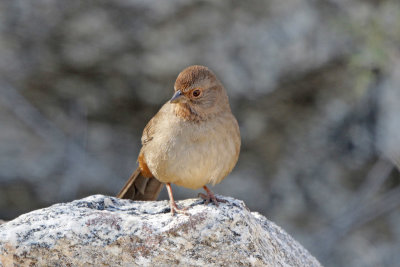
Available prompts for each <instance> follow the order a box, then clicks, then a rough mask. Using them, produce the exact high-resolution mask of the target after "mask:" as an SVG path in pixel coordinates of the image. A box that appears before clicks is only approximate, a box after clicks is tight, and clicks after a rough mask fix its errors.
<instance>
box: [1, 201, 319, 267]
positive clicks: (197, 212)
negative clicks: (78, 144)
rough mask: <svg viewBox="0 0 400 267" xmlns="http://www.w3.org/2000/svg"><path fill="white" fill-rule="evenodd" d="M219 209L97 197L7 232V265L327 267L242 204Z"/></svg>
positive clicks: (27, 219)
mask: <svg viewBox="0 0 400 267" xmlns="http://www.w3.org/2000/svg"><path fill="white" fill-rule="evenodd" d="M224 199H225V200H227V203H222V204H221V205H220V206H219V207H215V206H214V205H204V204H202V201H200V200H198V199H188V200H184V201H180V202H179V203H178V205H179V206H180V207H187V208H188V213H189V214H190V215H189V216H187V215H182V214H179V215H175V216H173V217H172V216H171V214H170V213H169V205H168V202H167V201H158V202H132V201H129V200H121V199H117V198H114V197H107V196H103V195H94V196H90V197H87V198H84V199H80V200H76V201H73V202H70V203H61V204H56V205H53V206H51V207H49V208H44V209H40V210H36V211H33V212H30V213H27V214H24V215H21V216H20V217H18V218H16V219H15V220H13V221H10V222H7V223H5V224H2V225H1V226H0V266H1V265H2V266H12V265H13V264H15V265H17V266H18V265H23V266H28V265H29V266H56V265H57V266H60V265H62V266H103V265H107V266H160V265H162V266H167V265H183V266H213V265H215V266H233V265H240V266H321V265H320V263H319V262H318V261H317V260H316V259H315V258H314V257H313V256H312V255H310V254H309V252H308V251H307V250H306V249H304V248H303V247H302V246H301V245H300V244H299V243H298V242H297V241H295V240H294V239H293V238H292V237H291V236H289V235H288V234H287V233H286V232H284V231H283V230H282V229H281V228H280V227H279V226H277V225H275V224H274V223H272V222H270V221H268V220H267V219H266V218H265V217H263V216H262V215H260V214H259V213H256V212H251V211H250V210H249V209H247V207H246V206H245V204H244V203H243V202H242V201H239V200H236V199H233V198H229V197H224Z"/></svg>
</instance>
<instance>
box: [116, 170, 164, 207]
mask: <svg viewBox="0 0 400 267" xmlns="http://www.w3.org/2000/svg"><path fill="white" fill-rule="evenodd" d="M163 185H164V184H163V183H161V182H160V181H158V180H157V179H156V178H154V177H150V178H146V177H144V176H143V175H142V173H141V171H140V168H139V167H138V168H137V169H136V171H134V172H133V173H132V175H131V177H130V178H129V179H128V181H127V182H126V184H125V185H124V187H122V189H121V191H120V192H119V193H118V195H117V197H118V198H124V199H132V200H156V199H157V197H158V195H159V194H160V191H161V189H162V187H163Z"/></svg>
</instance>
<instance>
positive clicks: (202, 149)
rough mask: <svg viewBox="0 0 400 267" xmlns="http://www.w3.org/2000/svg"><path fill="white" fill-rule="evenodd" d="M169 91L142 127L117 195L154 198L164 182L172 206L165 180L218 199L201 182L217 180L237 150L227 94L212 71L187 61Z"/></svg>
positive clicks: (236, 133) (230, 165) (233, 162)
mask: <svg viewBox="0 0 400 267" xmlns="http://www.w3.org/2000/svg"><path fill="white" fill-rule="evenodd" d="M174 89H175V93H174V95H173V96H172V98H171V100H170V101H168V102H167V103H165V104H164V105H163V106H162V108H161V109H160V110H159V111H158V113H157V114H156V115H155V116H154V117H153V118H152V119H151V120H150V121H149V123H148V124H147V125H146V127H145V128H144V130H143V135H142V149H141V150H140V153H139V157H138V162H139V167H138V168H137V169H136V171H135V172H133V174H132V175H131V177H130V178H129V180H128V181H127V183H126V184H125V186H124V187H123V188H122V189H121V191H120V192H119V193H118V195H117V197H119V198H125V199H132V200H155V199H157V197H158V194H159V193H160V191H161V188H162V186H163V184H164V183H165V184H166V185H167V190H168V195H169V198H170V207H171V213H172V214H174V213H175V212H181V213H184V211H183V210H180V209H178V207H177V205H176V203H175V201H174V197H173V195H172V190H171V183H172V184H176V185H178V186H183V187H186V188H191V189H198V188H200V187H203V188H204V189H205V191H206V193H207V195H204V194H199V195H200V196H201V197H202V198H204V199H205V200H206V203H209V202H210V201H212V202H214V203H215V204H216V205H218V201H220V202H221V200H220V199H217V198H216V197H215V196H214V194H213V193H212V192H211V190H209V189H208V187H207V186H206V184H213V185H215V184H218V183H219V182H221V181H222V179H224V178H225V177H226V176H227V175H228V174H229V173H230V172H231V171H232V169H233V167H234V166H235V165H236V162H237V160H238V157H239V151H240V132H239V126H238V123H237V121H236V119H235V117H234V116H233V114H232V112H231V108H230V106H229V99H228V95H227V94H226V91H225V88H224V86H223V85H222V84H221V82H220V81H219V80H218V79H217V77H216V76H215V74H214V73H213V72H212V71H211V70H209V69H208V68H207V67H204V66H197V65H196V66H190V67H188V68H186V69H184V70H183V71H182V72H181V73H180V74H179V75H178V78H177V79H176V82H175V86H174Z"/></svg>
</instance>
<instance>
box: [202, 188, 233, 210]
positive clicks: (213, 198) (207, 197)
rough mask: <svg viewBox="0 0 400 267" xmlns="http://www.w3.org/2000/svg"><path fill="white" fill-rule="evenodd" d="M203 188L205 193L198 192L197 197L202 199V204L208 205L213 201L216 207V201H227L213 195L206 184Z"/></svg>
mask: <svg viewBox="0 0 400 267" xmlns="http://www.w3.org/2000/svg"><path fill="white" fill-rule="evenodd" d="M203 188H204V190H206V193H207V195H206V194H203V193H199V194H198V197H200V198H202V199H204V204H206V205H208V204H209V203H210V202H213V203H214V204H215V206H217V207H218V202H221V203H226V202H227V201H226V200H225V199H221V198H217V197H216V196H215V195H214V193H213V192H212V191H211V190H210V189H208V187H207V186H204V187H203Z"/></svg>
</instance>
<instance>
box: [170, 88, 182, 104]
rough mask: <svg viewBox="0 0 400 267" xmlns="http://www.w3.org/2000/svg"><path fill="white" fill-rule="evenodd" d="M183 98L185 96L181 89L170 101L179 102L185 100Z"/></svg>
mask: <svg viewBox="0 0 400 267" xmlns="http://www.w3.org/2000/svg"><path fill="white" fill-rule="evenodd" d="M183 98H184V95H183V94H182V92H181V90H178V91H176V92H175V93H174V95H173V96H172V98H171V100H170V102H171V103H179V102H181V101H182V100H183Z"/></svg>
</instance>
